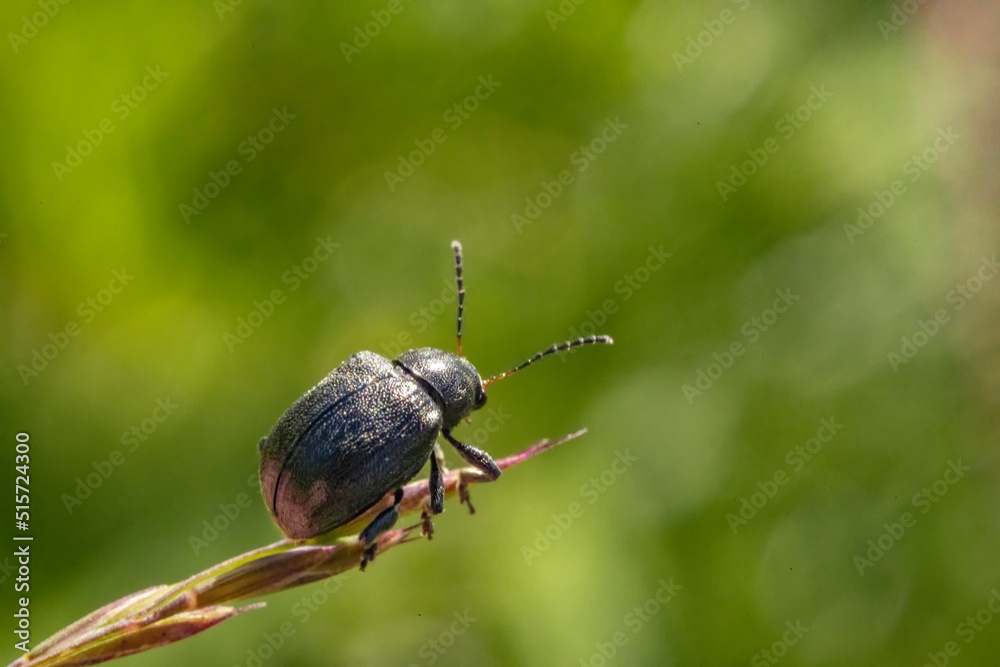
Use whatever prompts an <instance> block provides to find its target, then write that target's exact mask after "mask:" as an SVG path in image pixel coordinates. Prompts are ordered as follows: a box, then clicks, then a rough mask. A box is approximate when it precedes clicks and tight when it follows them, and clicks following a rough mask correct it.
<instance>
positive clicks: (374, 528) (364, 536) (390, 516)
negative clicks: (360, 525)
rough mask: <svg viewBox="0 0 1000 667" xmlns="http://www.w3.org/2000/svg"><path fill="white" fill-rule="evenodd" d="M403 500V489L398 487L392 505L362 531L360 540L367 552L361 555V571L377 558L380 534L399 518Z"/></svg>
mask: <svg viewBox="0 0 1000 667" xmlns="http://www.w3.org/2000/svg"><path fill="white" fill-rule="evenodd" d="M402 502H403V490H402V489H396V495H395V496H393V500H392V505H391V506H390V507H387V508H385V509H384V510H382V511H381V512H380V513H379V515H378V516H376V517H375V518H374V519H372V522H371V523H370V524H368V526H367V527H366V528H365V529H364V530H362V531H361V535H360V536H359V537H358V540H359V541H360V542H361V543H362V544H363V545H365V553H364V555H363V556H362V557H361V571H362V572H364V571H365V567H367V565H368V563H370V562H372V561H373V560H375V551H376V550H377V549H378V536H379V535H381V534H382V533H384V532H385V531H387V530H389V529H390V528H392V527H393V526H394V525H395V524H396V520H397V519H398V518H399V505H400V503H402Z"/></svg>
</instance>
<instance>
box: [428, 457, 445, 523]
mask: <svg viewBox="0 0 1000 667" xmlns="http://www.w3.org/2000/svg"><path fill="white" fill-rule="evenodd" d="M443 511H444V477H443V476H442V475H441V464H440V463H439V462H438V458H437V456H436V455H433V454H432V455H431V514H440V513H441V512H443Z"/></svg>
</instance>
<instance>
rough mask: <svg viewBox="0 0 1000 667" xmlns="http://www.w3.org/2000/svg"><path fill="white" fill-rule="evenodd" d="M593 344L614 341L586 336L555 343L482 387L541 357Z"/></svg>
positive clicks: (603, 337) (606, 337)
mask: <svg viewBox="0 0 1000 667" xmlns="http://www.w3.org/2000/svg"><path fill="white" fill-rule="evenodd" d="M595 343H603V344H605V345H611V344H612V343H614V341H613V340H611V336H587V337H586V338H577V339H576V340H568V341H566V342H565V343H557V344H555V345H553V346H552V347H550V348H548V349H546V350H542V351H541V352H539V353H537V354H536V355H535V356H533V357H531V358H530V359H528V360H526V361H525V362H524V363H522V364H519V365H517V366H514V368H512V369H510V370H509V371H504V372H503V373H498V374H496V375H494V376H493V377H491V378H490V379H489V380H486V381H485V382H483V386H484V387H488V386H490V385H491V384H492V383H494V382H496V381H497V380H502V379H504V378H505V377H507V376H509V375H513V374H514V373H516V372H518V371H519V370H521V369H522V368H525V367H527V366H530V365H531V364H533V363H535V362H536V361H538V360H539V359H541V358H542V357H547V356H549V355H550V354H555V353H556V352H562V351H563V350H568V349H570V348H573V347H580V346H581V345H594V344H595Z"/></svg>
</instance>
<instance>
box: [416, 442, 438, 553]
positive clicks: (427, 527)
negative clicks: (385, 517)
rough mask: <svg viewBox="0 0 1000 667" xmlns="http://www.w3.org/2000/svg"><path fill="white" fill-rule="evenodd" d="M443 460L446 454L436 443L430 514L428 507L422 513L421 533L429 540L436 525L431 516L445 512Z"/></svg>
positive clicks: (431, 480) (432, 469)
mask: <svg viewBox="0 0 1000 667" xmlns="http://www.w3.org/2000/svg"><path fill="white" fill-rule="evenodd" d="M443 458H444V452H442V451H441V448H440V447H438V446H437V443H434V451H433V452H431V479H430V512H428V511H427V509H428V508H427V507H424V509H423V511H422V512H421V513H420V521H421V523H422V528H421V532H422V533H423V534H424V536H425V537H426V538H427V539H432V538H433V537H434V524H433V523H432V522H431V516H432V515H434V514H440V513H441V512H443V511H444V475H443V474H442V472H441V470H442V468H444V464H443V463H442V459H443Z"/></svg>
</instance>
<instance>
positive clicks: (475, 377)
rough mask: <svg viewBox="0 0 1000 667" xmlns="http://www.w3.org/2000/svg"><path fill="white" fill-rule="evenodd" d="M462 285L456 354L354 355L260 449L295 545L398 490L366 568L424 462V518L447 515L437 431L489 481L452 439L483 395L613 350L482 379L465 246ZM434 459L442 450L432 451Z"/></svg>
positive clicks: (370, 532)
mask: <svg viewBox="0 0 1000 667" xmlns="http://www.w3.org/2000/svg"><path fill="white" fill-rule="evenodd" d="M452 249H453V250H454V252H455V281H456V283H457V286H458V354H452V353H451V352H445V351H443V350H438V349H435V348H431V347H422V348H418V349H415V350H409V351H407V352H404V353H403V354H401V355H400V356H399V358H398V359H396V360H395V361H390V360H389V359H386V358H385V357H383V356H381V355H378V354H375V353H374V352H358V353H356V354H353V355H351V357H350V358H348V359H347V361H345V362H344V363H342V364H341V365H340V366H338V367H337V368H335V369H334V370H333V371H332V372H331V373H330V374H329V375H327V376H326V377H325V378H323V379H322V380H321V381H320V382H319V384H317V385H316V386H315V387H313V388H312V389H310V390H309V391H307V392H306V393H305V395H303V396H302V397H301V398H299V400H297V401H295V403H294V404H293V405H292V407H290V408H289V409H288V411H287V412H286V413H285V414H284V415H282V417H281V419H279V420H278V423H277V424H275V425H274V430H272V431H271V434H270V435H268V436H267V437H266V438H264V439H262V440H261V442H260V487H261V492H262V493H263V495H264V500H265V501H266V502H267V509H268V510H269V511H270V512H271V516H272V517H274V521H275V522H276V523H277V524H278V526H279V527H280V528H281V530H282V532H284V533H285V535H287V536H288V537H290V538H293V539H304V538H309V537H315V536H317V535H320V534H322V533H326V532H328V531H330V530H333V529H334V528H337V527H338V526H343V525H344V524H346V523H349V522H350V521H351V520H353V519H355V518H356V517H358V516H359V515H361V514H362V513H364V512H365V511H366V510H367V509H369V508H370V507H372V506H373V505H375V503H377V502H378V501H379V500H381V499H382V498H383V497H384V496H385V494H387V493H389V492H390V491H395V501H394V503H393V505H392V506H391V507H389V508H387V509H386V510H384V511H383V512H381V513H380V514H379V515H378V516H376V517H375V519H373V520H372V522H371V523H370V524H369V525H368V526H367V527H366V528H365V529H364V530H363V531H362V532H361V536H360V540H361V542H362V543H364V544H365V545H366V551H365V556H364V559H363V561H362V569H363V568H364V566H365V564H366V563H367V562H368V561H370V560H371V559H372V558H373V557H374V555H375V546H376V538H378V536H379V535H380V534H381V533H383V532H385V531H387V530H389V528H391V527H392V526H393V524H394V523H395V522H396V519H397V518H398V516H399V514H398V510H399V504H400V502H402V499H403V490H402V487H403V485H405V484H406V483H407V482H408V481H410V480H411V479H413V477H415V476H416V474H417V473H418V472H420V469H421V468H423V466H424V464H425V463H427V461H428V460H429V461H430V466H431V468H430V487H431V494H430V496H431V503H430V512H431V513H432V514H438V513H440V512H442V511H443V510H444V481H443V477H442V472H441V466H442V464H443V461H440V462H439V461H438V456H437V455H435V453H434V450H435V442H436V440H437V436H438V433H439V432H440V433H441V434H442V435H443V436H444V438H445V440H447V441H448V442H449V443H451V445H452V446H453V447H454V448H455V449H457V450H458V453H459V455H461V457H462V458H463V459H465V460H466V461H467V462H468V463H470V464H471V465H473V466H475V467H476V468H477V469H479V470H480V471H482V472H483V474H485V475H486V476H487V477H488V478H489V479H491V480H493V479H496V478H497V477H499V476H500V468H498V467H497V465H496V463H494V462H493V459H492V458H490V455H489V454H487V453H486V452H483V451H481V450H479V449H477V448H475V447H473V446H472V445H467V444H465V443H462V442H459V441H458V440H456V439H455V438H454V437H452V434H451V431H452V429H454V428H455V427H456V426H457V425H458V423H459V422H460V421H461V420H462V419H464V418H465V417H467V416H468V415H469V413H471V412H472V411H473V410H478V409H479V408H481V407H483V405H485V404H486V391H485V389H484V388H485V387H487V386H489V384H490V383H492V382H495V381H497V380H500V379H503V378H505V377H507V376H508V375H511V374H512V373H516V372H517V371H519V370H521V369H522V368H524V367H525V366H528V365H529V364H532V363H534V362H535V361H538V360H539V359H541V358H542V357H544V356H547V355H549V354H553V353H555V352H559V351H561V350H568V349H570V348H572V347H577V346H579V345H589V344H592V343H611V342H612V340H611V338H610V337H608V336H589V337H587V338H578V339H576V340H572V341H566V342H565V343H560V344H558V345H553V346H551V347H550V348H548V349H546V350H543V351H541V352H539V353H538V354H536V355H535V356H533V357H531V358H530V359H528V360H527V361H525V362H524V363H522V364H520V365H519V366H515V367H514V368H512V369H510V370H509V371H506V372H504V373H500V374H498V375H495V376H493V377H491V378H490V379H488V380H486V381H485V382H484V381H483V380H482V378H481V377H480V376H479V373H478V372H477V371H476V369H475V368H474V367H473V366H472V364H470V363H469V362H468V361H466V359H465V358H464V357H462V356H461V354H462V311H463V307H464V304H465V290H464V288H463V284H462V246H461V245H460V244H459V243H458V241H453V242H452ZM438 454H440V452H438Z"/></svg>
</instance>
